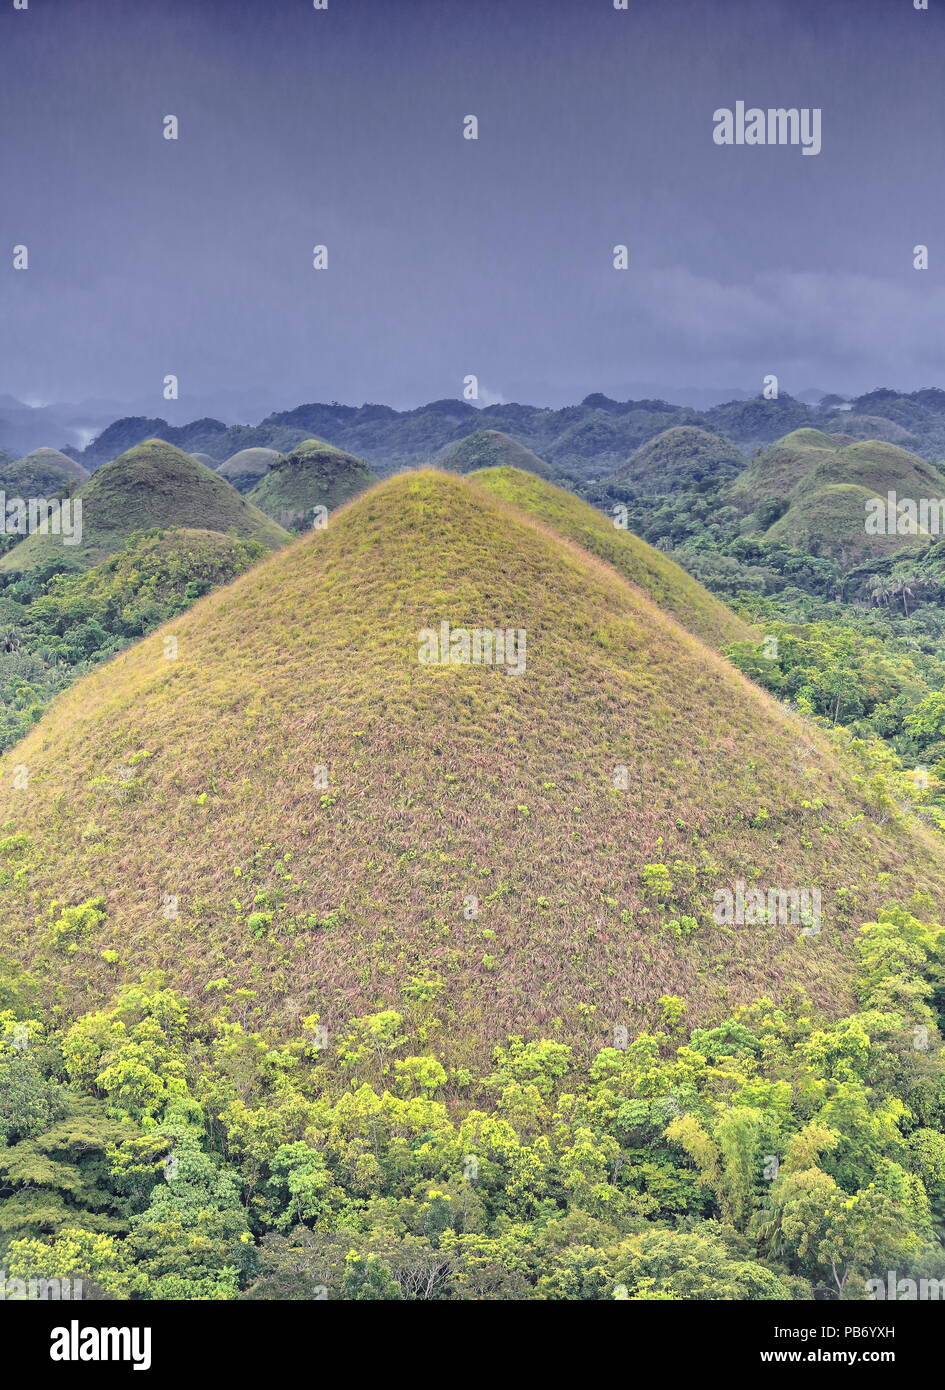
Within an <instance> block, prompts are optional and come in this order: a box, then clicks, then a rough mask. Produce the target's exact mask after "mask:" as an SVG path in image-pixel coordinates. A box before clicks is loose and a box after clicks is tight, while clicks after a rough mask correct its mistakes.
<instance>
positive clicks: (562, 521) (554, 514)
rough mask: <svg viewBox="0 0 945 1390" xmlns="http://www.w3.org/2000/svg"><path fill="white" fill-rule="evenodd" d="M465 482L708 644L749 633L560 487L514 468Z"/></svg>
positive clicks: (678, 571)
mask: <svg viewBox="0 0 945 1390" xmlns="http://www.w3.org/2000/svg"><path fill="white" fill-rule="evenodd" d="M471 481H472V482H474V483H475V484H476V485H477V486H479V487H483V488H486V489H487V490H488V491H489V492H491V493H492V494H493V495H494V496H496V497H500V498H501V499H502V500H503V501H505V502H511V503H512V504H513V505H514V506H516V507H518V508H519V509H520V510H521V511H523V512H527V513H528V515H529V516H533V517H535V518H536V520H538V521H542V522H544V523H545V525H547V526H553V527H554V529H555V530H556V531H557V532H558V533H559V534H560V535H562V536H566V537H567V538H568V539H569V540H572V541H574V542H575V543H576V544H577V545H580V546H583V547H584V549H585V550H588V551H590V553H591V554H592V555H596V556H597V557H598V559H600V560H604V561H606V563H607V564H609V565H613V567H614V569H616V570H619V572H620V573H621V574H622V575H623V576H624V578H626V579H629V580H630V582H631V583H632V584H636V585H638V586H639V587H640V588H641V589H642V590H643V592H644V593H645V594H646V595H648V597H649V598H651V599H652V600H653V601H654V603H657V604H659V605H660V607H662V608H664V609H665V610H666V612H667V613H671V614H672V615H673V617H674V618H676V620H677V621H678V622H680V623H681V624H682V626H683V627H685V628H688V630H689V631H690V632H692V633H694V634H695V635H696V636H697V637H701V638H702V640H703V641H704V642H707V643H708V644H709V645H710V646H712V647H716V648H717V649H721V648H722V647H724V646H726V645H727V644H728V643H729V642H743V641H748V640H750V639H751V637H752V636H753V635H754V634H753V632H752V629H751V628H750V627H749V626H748V624H747V623H745V622H743V620H742V619H741V618H739V617H737V616H736V615H735V614H734V613H733V612H732V610H731V609H730V608H727V607H726V605H725V604H724V603H722V602H720V600H719V599H717V598H713V597H712V595H711V594H710V593H709V592H708V591H707V590H706V589H704V588H703V587H702V585H701V584H699V583H697V582H696V580H695V579H693V578H692V577H691V576H690V575H688V574H687V573H686V571H685V570H684V569H682V568H681V567H680V566H679V565H677V564H676V562H675V561H674V560H670V559H669V557H668V556H666V555H664V554H663V553H662V552H661V551H659V550H656V549H655V548H654V547H653V546H651V545H647V543H646V541H641V540H640V538H639V537H638V536H634V535H633V534H632V533H631V532H630V531H626V530H621V529H619V528H618V527H616V526H615V525H614V524H613V520H610V519H608V518H607V517H606V516H604V515H603V513H601V512H599V511H598V510H597V509H596V508H595V507H591V506H589V505H588V504H587V503H586V502H582V501H581V499H580V498H578V497H575V496H574V495H573V494H572V493H570V492H565V491H564V489H563V488H559V487H554V486H553V485H552V484H551V483H548V482H545V481H543V480H541V479H538V478H536V477H535V476H534V475H533V474H531V473H523V472H522V471H521V470H520V469H515V468H489V469H485V470H484V471H482V472H480V473H473V474H472V475H471Z"/></svg>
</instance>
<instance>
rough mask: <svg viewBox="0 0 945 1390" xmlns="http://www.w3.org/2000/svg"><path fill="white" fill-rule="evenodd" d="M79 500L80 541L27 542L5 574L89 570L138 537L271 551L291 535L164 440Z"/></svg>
mask: <svg viewBox="0 0 945 1390" xmlns="http://www.w3.org/2000/svg"><path fill="white" fill-rule="evenodd" d="M76 496H77V497H81V499H82V540H81V543H80V544H79V545H71V546H70V545H65V544H64V543H63V540H62V538H61V537H60V536H48V535H47V536H42V535H33V536H27V537H26V538H25V539H24V540H23V541H21V542H20V543H19V544H18V545H16V546H15V547H14V548H13V549H12V550H11V551H9V552H8V553H7V554H6V555H4V556H3V558H2V559H0V571H2V570H16V571H24V570H29V569H33V568H35V567H36V566H40V565H44V564H47V563H50V562H54V561H58V562H60V563H65V564H66V565H68V566H69V567H70V568H75V569H87V568H89V567H90V566H91V565H95V564H98V563H99V561H101V560H104V559H105V558H106V557H107V556H109V555H112V554H114V552H115V551H116V550H120V549H121V547H122V546H123V545H124V544H125V542H126V541H127V540H128V538H129V536H131V535H132V534H133V533H134V532H135V531H142V530H147V529H149V528H151V527H153V526H162V527H164V526H191V527H199V528H201V529H203V530H206V531H222V532H224V533H227V534H232V535H235V536H238V537H240V538H241V539H244V540H255V541H259V542H260V543H261V544H262V545H264V546H265V547H266V548H267V549H274V548H275V547H276V546H279V545H282V544H283V543H284V542H285V541H286V540H287V539H288V537H287V535H286V533H285V532H284V531H283V530H282V528H281V527H280V526H277V525H276V523H275V522H273V521H272V520H271V519H270V518H269V517H267V516H264V515H263V514H262V513H261V512H260V511H259V510H257V508H256V507H254V506H252V504H251V503H249V502H248V501H247V500H246V499H245V498H243V497H241V496H240V495H239V493H238V492H237V491H236V490H235V489H234V488H233V487H231V486H230V484H229V483H228V482H226V480H225V479H223V478H220V477H218V476H217V475H216V474H215V473H212V472H211V471H210V469H209V468H205V467H204V465H203V464H202V463H197V462H196V460H195V459H192V458H191V457H190V456H189V454H184V453H182V452H181V451H180V449H176V448H174V446H173V445H172V444H165V443H164V441H163V440H160V439H149V440H147V441H146V442H145V443H144V444H138V445H136V446H135V447H134V448H133V449H129V450H128V452H127V453H125V454H122V455H121V457H120V458H117V459H113V460H112V462H111V463H107V464H104V465H103V466H102V467H101V468H99V469H98V470H97V471H96V472H95V473H94V474H93V475H92V477H91V478H89V479H88V481H87V482H85V483H83V485H82V487H81V488H80V489H79V491H78V492H77V493H76Z"/></svg>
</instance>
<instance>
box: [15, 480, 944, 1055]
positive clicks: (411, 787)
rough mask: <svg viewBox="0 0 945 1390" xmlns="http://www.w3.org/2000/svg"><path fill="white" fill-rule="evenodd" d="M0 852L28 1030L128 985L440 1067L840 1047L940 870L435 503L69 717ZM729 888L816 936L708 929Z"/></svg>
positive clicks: (651, 642)
mask: <svg viewBox="0 0 945 1390" xmlns="http://www.w3.org/2000/svg"><path fill="white" fill-rule="evenodd" d="M444 621H445V622H446V623H448V624H449V625H450V627H451V628H452V629H455V628H467V629H468V628H474V627H487V628H496V627H501V628H511V629H516V630H517V629H524V630H525V632H526V634H527V660H526V665H525V670H524V671H523V672H522V673H521V674H518V675H515V674H510V673H509V672H508V671H506V670H505V669H503V668H501V667H495V666H488V665H481V664H480V665H475V664H467V665H463V664H459V665H453V664H450V665H430V664H423V663H421V662H420V661H419V660H418V653H419V647H418V637H419V634H420V631H421V630H422V629H427V628H432V629H434V630H438V629H439V625H440V623H441V622H444ZM172 638H173V641H171V640H170V639H172ZM169 652H170V653H171V654H170V655H169ZM15 769H19V775H18V776H17V777H16V781H15ZM24 771H25V777H24ZM0 825H2V830H3V835H4V838H3V839H2V841H0V865H2V873H0V952H2V953H3V954H5V955H9V956H11V957H12V958H14V959H22V960H24V961H25V962H26V963H27V964H28V965H29V966H30V968H31V970H32V972H33V973H34V975H35V976H36V978H37V979H38V980H39V982H40V985H41V988H42V990H43V991H44V992H45V995H46V997H47V1003H48V1004H59V1005H61V1006H62V1007H63V1008H64V1009H65V1010H66V1012H67V1013H72V1012H74V1011H75V1010H78V1009H81V1008H82V1007H84V1006H87V1005H88V1004H89V1002H90V1001H94V1000H96V999H99V998H101V997H103V996H104V995H107V994H109V993H111V991H112V990H113V989H114V987H115V986H116V985H117V984H119V983H121V982H122V981H124V980H127V979H132V978H137V977H138V975H139V972H140V971H141V970H142V969H143V968H145V967H150V966H156V967H161V968H163V969H164V970H166V971H167V973H168V979H169V981H170V982H171V983H173V984H175V985H178V986H180V987H182V988H183V989H184V990H185V992H186V993H187V994H188V995H189V996H191V997H196V998H202V999H206V1000H212V999H213V997H214V995H213V987H211V986H213V982H215V981H216V982H219V981H220V980H221V979H225V980H226V981H228V982H229V986H230V987H231V988H242V989H245V990H247V991H251V992H252V993H250V994H248V995H245V996H242V997H243V998H244V999H245V1001H246V1004H245V1007H246V1009H247V1011H248V1012H247V1017H248V1018H250V1019H266V1020H269V1021H271V1022H272V1023H274V1024H283V1023H294V1022H295V1021H297V1020H298V1019H299V1018H301V1017H309V1016H311V1015H312V1014H319V1015H320V1016H321V1019H322V1022H323V1023H324V1025H325V1026H326V1027H327V1028H328V1029H329V1032H331V1031H332V1030H337V1029H338V1028H339V1027H340V1026H341V1025H342V1024H343V1022H344V1020H345V1019H347V1018H348V1017H350V1016H351V1015H353V1014H361V1015H363V1014H366V1013H368V1012H369V1011H373V1010H377V1009H381V1008H383V1007H386V1006H391V1007H399V1008H404V1009H407V1010H408V1011H412V1016H413V1015H416V1016H417V1017H421V1016H422V1015H423V1010H424V1008H425V1007H426V1004H425V1001H426V1002H427V1003H429V1001H431V1000H435V1001H436V1012H437V1015H438V1016H439V1017H441V1018H445V1019H446V1020H447V1024H446V1026H445V1027H443V1028H442V1029H441V1030H440V1031H439V1032H438V1033H437V1037H436V1046H437V1048H438V1050H439V1051H440V1053H441V1055H442V1056H444V1058H445V1059H446V1060H447V1061H448V1062H456V1061H457V1060H459V1059H463V1058H469V1057H470V1056H472V1055H474V1054H475V1055H476V1056H477V1057H478V1058H480V1059H482V1058H484V1057H487V1056H488V1055H489V1050H490V1048H491V1046H492V1044H493V1043H494V1042H496V1041H501V1040H503V1039H504V1038H505V1037H506V1036H507V1035H508V1034H525V1035H527V1036H545V1037H550V1038H554V1037H560V1038H561V1039H562V1040H566V1041H567V1042H568V1043H570V1044H574V1045H577V1046H578V1047H583V1046H584V1045H585V1044H586V1045H588V1046H590V1047H591V1048H592V1049H596V1048H598V1047H600V1046H602V1045H604V1046H607V1045H610V1044H611V1041H612V1038H613V1029H614V1026H615V1025H620V1024H623V1023H626V1025H627V1026H628V1028H629V1029H630V1032H631V1035H632V1033H633V1032H634V1031H635V1029H636V1027H637V1026H638V1025H639V1024H640V1023H642V1022H644V1021H646V1020H648V1019H651V1018H652V1017H653V1014H654V1011H655V1010H657V1003H658V1001H659V1000H660V998H661V997H663V996H666V995H668V994H673V995H678V996H681V997H682V998H684V999H686V1000H687V1001H688V1004H689V1010H690V1014H689V1016H690V1017H691V1018H692V1019H693V1020H699V1019H701V1018H706V1017H716V1018H717V1017H718V1014H719V1010H720V1008H721V1007H722V1006H723V1004H724V1003H725V1002H732V1001H735V1002H738V1001H746V1000H748V999H751V998H753V997H755V996H757V995H760V994H769V995H771V996H772V997H774V998H775V999H777V998H779V997H781V996H783V995H784V994H785V992H790V991H791V990H792V989H793V988H794V987H795V986H801V987H803V988H805V989H806V990H807V991H809V993H810V996H811V998H812V1000H813V1001H814V1003H815V1005H817V1006H819V1007H821V1008H823V1009H824V1010H826V1011H827V1012H828V1013H829V1014H831V1015H834V1016H835V1015H837V1014H838V1013H840V1012H841V1011H843V1010H844V1009H845V1008H847V1007H849V1005H850V1004H851V988H850V985H851V980H852V969H853V965H852V958H853V950H852V938H853V936H854V934H855V932H856V930H857V925H858V923H859V922H860V921H862V920H864V917H865V916H866V915H868V914H870V913H872V912H873V911H874V910H875V909H876V907H877V906H878V904H879V903H880V901H881V900H883V899H885V898H887V897H888V896H889V890H888V888H887V883H894V884H895V890H896V895H897V897H898V898H899V899H900V900H908V896H909V894H910V893H911V891H912V890H913V889H916V888H922V889H923V890H925V891H926V892H927V893H929V894H932V895H933V896H934V897H935V898H936V899H937V902H938V904H939V905H941V903H942V901H943V900H945V899H943V896H942V894H943V890H945V866H943V863H942V856H941V852H940V850H938V849H935V848H933V845H932V841H931V839H930V838H927V837H926V833H925V832H924V831H921V830H911V829H909V828H908V827H907V826H906V825H899V824H896V823H893V822H890V820H889V811H888V809H883V810H882V811H873V810H872V809H871V805H870V802H869V800H868V798H867V793H866V790H865V789H862V790H861V789H859V788H858V787H857V786H856V785H855V784H854V782H853V781H852V780H851V777H850V775H849V774H848V773H847V772H845V771H844V769H843V768H842V767H840V766H838V764H837V762H836V760H835V758H834V756H833V754H832V753H831V751H830V747H829V745H828V744H827V742H826V740H825V739H824V738H823V737H822V736H821V735H820V734H819V733H818V732H817V731H816V730H815V729H814V728H812V727H811V726H808V725H806V724H805V723H803V722H801V720H800V719H799V717H798V716H796V715H794V714H793V713H792V712H790V711H788V710H786V709H785V708H784V707H783V706H781V705H779V704H778V703H776V702H775V701H774V700H773V699H772V698H771V697H769V696H768V695H766V694H764V693H763V692H762V691H761V690H760V689H759V688H758V687H756V686H754V685H752V684H751V683H749V682H748V681H747V680H746V679H745V678H744V677H743V676H741V675H740V674H738V673H737V672H736V671H735V670H734V669H733V668H732V667H731V666H730V665H729V664H728V663H727V662H726V661H724V660H723V659H722V658H721V657H720V656H717V655H716V654H715V653H714V652H712V651H710V649H709V648H708V647H706V646H705V645H704V644H703V643H702V642H701V641H699V640H698V639H697V638H695V637H693V636H692V635H690V634H689V633H688V632H686V631H685V630H684V629H683V628H682V627H681V626H680V625H679V624H678V623H677V622H676V621H675V620H674V619H673V618H672V617H670V616H669V615H668V614H666V613H665V612H664V611H662V610H661V609H660V608H659V607H657V605H656V604H654V603H653V602H652V601H651V600H650V599H649V598H647V597H646V596H645V595H644V594H643V593H642V591H641V590H640V589H638V588H637V587H635V586H634V585H631V584H630V583H628V582H627V580H626V579H625V578H624V577H623V575H621V574H619V573H618V572H617V571H616V570H615V569H614V568H612V567H611V566H609V565H607V564H605V563H603V562H602V561H601V560H600V559H598V558H597V557H596V556H592V555H589V554H588V553H587V552H585V551H583V550H581V549H580V548H579V547H577V546H576V545H574V544H573V543H572V542H570V541H567V540H564V539H563V538H562V537H560V536H559V535H557V534H556V533H555V532H554V531H553V530H551V529H550V528H548V527H547V526H546V525H544V524H542V523H540V522H539V521H537V520H536V519H535V518H534V517H532V516H527V515H526V514H525V513H524V512H522V511H520V510H518V509H516V508H515V507H513V506H510V505H508V504H507V503H505V502H503V501H502V500H501V499H500V498H498V497H495V496H491V495H490V494H489V492H488V491H487V489H486V488H485V487H484V486H483V485H482V484H481V483H476V482H474V481H471V480H469V479H465V478H461V477H458V476H455V475H451V474H445V473H439V472H431V471H423V472H418V473H412V474H407V475H405V476H401V477H397V478H395V479H392V480H390V481H389V482H387V483H383V484H381V485H379V486H378V487H375V488H373V489H371V490H370V491H369V492H367V493H366V494H364V495H363V496H361V497H359V498H358V499H356V500H355V501H354V502H353V503H351V504H350V505H349V506H347V507H345V508H344V509H343V510H342V511H341V512H340V513H339V514H338V515H337V516H336V517H335V518H334V519H333V520H332V522H331V524H330V525H329V526H328V527H327V528H326V529H325V530H323V531H317V532H312V533H310V534H308V535H307V536H305V537H304V538H302V539H301V540H300V541H299V542H298V543H297V544H295V545H293V546H291V547H288V548H287V549H285V550H283V551H280V552H278V553H276V554H275V555H272V556H270V557H269V558H267V559H266V560H264V561H263V562H262V563H261V564H259V565H257V566H256V567H255V568H254V569H252V570H251V571H249V572H248V573H247V574H244V575H241V576H240V577H239V578H237V579H236V580H234V581H233V582H232V583H231V584H229V585H228V586H226V587H225V588H223V589H220V590H217V591H216V592H214V593H212V594H210V595H208V596H207V597H205V598H203V599H201V600H200V601H199V602H198V603H196V604H195V605H194V606H193V607H192V608H190V609H189V610H188V611H187V612H186V613H183V614H182V615H180V616H179V617H177V618H175V619H173V621H172V622H170V623H169V624H165V625H164V626H163V627H161V628H159V629H158V630H157V631H155V632H154V633H152V634H150V635H149V636H147V637H145V638H144V639H143V640H142V641H140V642H139V643H137V644H136V645H135V646H134V647H132V648H130V649H128V650H126V651H124V652H122V653H120V654H119V655H118V656H117V657H116V658H115V659H114V660H113V661H111V662H110V663H108V665H107V666H105V667H103V668H100V669H99V670H97V671H95V672H93V673H92V674H90V675H88V676H86V677H85V678H84V679H83V680H81V681H79V682H78V683H77V684H76V685H74V686H72V687H71V688H70V689H69V690H67V691H66V692H65V693H64V694H63V695H61V696H60V697H59V698H58V699H57V701H56V702H55V703H54V705H53V706H52V707H51V709H50V710H48V711H47V713H46V715H45V717H44V718H43V720H42V721H41V722H40V724H39V725H38V726H37V727H36V728H35V729H34V730H33V731H32V732H31V733H30V734H29V735H28V736H27V737H26V738H25V739H24V740H22V741H21V742H20V743H19V744H18V745H17V747H16V748H15V749H13V750H11V752H10V753H8V754H7V755H6V757H5V759H4V761H3V764H2V766H0ZM739 879H745V880H748V881H749V883H755V884H758V885H761V886H765V887H768V886H774V887H780V888H783V889H785V890H787V889H792V888H794V889H800V888H805V887H807V888H814V887H816V888H819V889H820V890H821V891H822V901H823V909H822V930H821V931H820V933H819V934H817V935H814V936H805V935H803V933H802V932H801V930H800V928H799V927H798V926H797V925H794V926H783V925H780V926H779V925H770V926H759V925H755V926H720V925H716V924H715V923H714V921H713V918H712V911H711V908H712V903H713V895H714V894H715V893H716V892H717V891H719V890H722V889H725V888H730V889H734V885H735V884H736V882H737V880H739ZM97 899H101V900H102V901H101V904H100V905H99V906H96V907H94V908H90V909H89V910H88V911H85V912H78V913H67V914H65V915H63V907H64V906H67V907H68V906H77V905H79V904H82V903H88V902H90V901H92V900H97ZM103 913H104V915H103ZM103 953H104V954H103ZM214 987H215V986H214ZM208 1007H209V1005H208Z"/></svg>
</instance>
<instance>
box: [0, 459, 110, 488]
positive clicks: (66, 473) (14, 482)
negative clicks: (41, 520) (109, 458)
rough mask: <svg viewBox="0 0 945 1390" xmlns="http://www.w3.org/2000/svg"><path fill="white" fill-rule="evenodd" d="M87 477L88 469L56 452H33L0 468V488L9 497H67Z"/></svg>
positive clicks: (0, 465)
mask: <svg viewBox="0 0 945 1390" xmlns="http://www.w3.org/2000/svg"><path fill="white" fill-rule="evenodd" d="M88 476H89V473H88V469H87V468H83V467H82V465H81V463H76V461H75V459H71V458H69V456H68V454H61V453H60V452H59V450H58V449H34V450H33V452H32V453H31V454H26V455H25V456H24V457H23V458H21V459H16V460H15V461H14V462H12V463H7V464H0V488H2V489H3V491H4V492H5V493H6V494H7V496H8V497H23V498H28V497H68V496H69V494H70V493H71V492H74V491H75V490H76V488H77V487H78V486H79V484H80V483H83V482H84V481H85V480H86V478H88Z"/></svg>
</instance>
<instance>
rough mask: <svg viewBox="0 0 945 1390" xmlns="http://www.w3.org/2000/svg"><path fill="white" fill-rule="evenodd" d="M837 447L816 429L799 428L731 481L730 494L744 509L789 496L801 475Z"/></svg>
mask: <svg viewBox="0 0 945 1390" xmlns="http://www.w3.org/2000/svg"><path fill="white" fill-rule="evenodd" d="M840 447H841V445H840V443H839V441H838V440H836V439H832V438H831V437H830V435H829V434H823V433H822V432H821V431H820V430H813V429H800V430H793V431H792V432H791V433H790V434H786V435H785V436H784V438H783V439H778V440H776V441H775V443H774V444H771V445H769V446H768V448H767V449H765V450H763V452H761V453H760V454H758V455H756V457H755V458H753V459H752V461H751V462H750V463H749V465H748V467H747V468H746V469H745V471H744V472H743V473H742V474H741V476H740V477H739V478H737V479H736V480H735V482H734V483H733V484H732V488H731V495H732V497H733V499H735V500H737V502H738V503H739V505H741V506H742V508H743V509H744V510H746V511H748V510H751V509H753V508H754V507H757V506H761V505H764V504H765V503H768V502H770V501H772V500H781V499H784V498H787V497H789V496H790V495H791V493H792V492H793V490H794V489H795V488H796V487H797V486H798V484H800V483H802V482H803V481H804V479H805V478H807V477H809V476H810V474H811V473H812V472H813V471H814V470H815V469H816V468H817V466H818V465H819V464H820V463H823V462H824V458H825V456H827V455H833V454H836V453H837V451H838V449H839V448H840Z"/></svg>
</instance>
